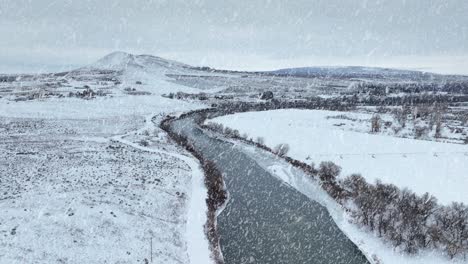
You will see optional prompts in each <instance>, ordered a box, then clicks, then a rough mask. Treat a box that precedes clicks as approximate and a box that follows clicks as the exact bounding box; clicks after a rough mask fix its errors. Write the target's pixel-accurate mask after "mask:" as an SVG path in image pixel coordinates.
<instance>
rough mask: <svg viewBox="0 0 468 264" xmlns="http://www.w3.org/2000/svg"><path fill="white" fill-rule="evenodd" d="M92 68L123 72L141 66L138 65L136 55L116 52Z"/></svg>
mask: <svg viewBox="0 0 468 264" xmlns="http://www.w3.org/2000/svg"><path fill="white" fill-rule="evenodd" d="M90 66H91V67H93V68H98V69H106V70H123V69H126V68H128V67H130V66H137V67H138V66H139V65H138V64H137V62H136V60H135V56H134V55H132V54H129V53H126V52H122V51H116V52H113V53H110V54H108V55H106V56H104V57H103V58H101V59H100V60H98V61H97V62H95V63H94V64H92V65H90Z"/></svg>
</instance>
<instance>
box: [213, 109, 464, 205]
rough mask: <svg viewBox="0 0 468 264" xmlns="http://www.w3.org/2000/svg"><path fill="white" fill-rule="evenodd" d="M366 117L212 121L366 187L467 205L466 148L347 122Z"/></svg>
mask: <svg viewBox="0 0 468 264" xmlns="http://www.w3.org/2000/svg"><path fill="white" fill-rule="evenodd" d="M343 115H344V116H347V117H349V119H347V118H342V116H343ZM336 116H340V118H334V117H336ZM327 117H328V118H327ZM330 117H331V118H330ZM370 118H371V115H369V114H362V113H349V112H333V111H315V110H275V111H265V112H249V113H239V114H234V115H228V116H222V117H218V118H216V119H214V120H212V121H213V122H216V123H221V124H223V125H225V126H228V127H231V128H234V129H238V130H239V131H240V132H241V134H242V133H247V134H248V135H249V137H252V138H254V139H255V138H256V137H263V138H264V139H265V144H266V145H267V146H270V147H274V146H275V145H277V144H281V143H287V144H289V146H290V151H289V154H288V155H289V156H291V157H293V158H296V159H299V160H302V161H305V162H307V163H311V162H314V163H315V164H318V163H320V162H321V161H333V162H335V163H336V164H338V165H340V166H341V167H342V169H343V170H342V174H341V176H342V177H344V176H348V175H350V174H352V173H361V174H362V176H364V177H365V178H366V179H367V180H368V181H369V182H374V181H375V180H381V181H382V182H384V183H393V184H395V185H397V186H399V187H401V188H405V187H407V188H409V189H411V190H413V191H415V192H416V193H419V194H423V193H425V192H429V193H430V194H432V195H434V196H435V197H437V199H438V200H439V202H440V203H442V204H449V203H451V202H453V201H457V202H464V203H468V192H466V187H467V186H468V177H467V173H468V146H467V145H461V144H450V143H441V142H433V141H423V140H414V139H408V138H397V137H392V136H388V135H378V134H370V133H364V132H362V131H365V130H366V131H370V125H369V124H370V122H366V123H362V122H360V123H359V122H358V123H356V122H353V121H352V120H353V119H360V120H363V119H365V120H369V119H370ZM366 127H367V128H366ZM358 131H361V132H358Z"/></svg>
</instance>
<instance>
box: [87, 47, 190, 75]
mask: <svg viewBox="0 0 468 264" xmlns="http://www.w3.org/2000/svg"><path fill="white" fill-rule="evenodd" d="M85 69H104V70H115V71H123V70H130V69H133V70H134V69H138V70H143V71H153V72H154V71H164V72H174V73H175V72H181V71H189V70H194V68H193V67H192V66H190V65H187V64H183V63H180V62H176V61H172V60H167V59H163V58H161V57H156V56H152V55H133V54H130V53H126V52H122V51H117V52H113V53H111V54H109V55H107V56H105V57H103V58H102V59H100V60H98V61H97V62H95V63H93V64H91V65H89V66H87V67H85Z"/></svg>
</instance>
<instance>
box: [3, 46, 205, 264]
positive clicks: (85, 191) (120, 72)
mask: <svg viewBox="0 0 468 264" xmlns="http://www.w3.org/2000/svg"><path fill="white" fill-rule="evenodd" d="M183 71H190V68H189V67H188V66H186V65H184V64H181V63H176V62H171V61H168V60H164V59H161V58H158V57H153V56H147V55H140V56H136V55H131V54H127V53H122V52H117V53H112V54H110V55H108V56H106V57H104V58H103V59H101V60H99V61H98V62H96V63H94V64H93V65H90V66H88V67H84V68H80V69H77V70H75V71H71V72H66V73H60V74H48V75H37V76H28V77H22V78H15V79H12V80H8V82H4V83H2V85H3V86H0V88H3V87H4V89H3V90H4V91H9V92H8V93H4V94H2V95H5V96H2V97H0V142H1V144H0V182H1V184H0V212H2V213H0V236H1V237H2V239H0V263H53V262H62V263H149V262H150V261H151V259H153V262H154V263H156V262H157V263H174V264H181V263H210V262H211V260H210V252H209V248H208V240H207V239H206V237H205V234H204V229H203V226H204V223H205V221H206V204H205V199H206V189H205V188H204V185H203V180H202V176H203V175H202V171H201V170H200V168H198V162H197V160H196V159H195V158H193V157H190V156H188V155H187V153H184V152H183V151H182V150H181V149H179V148H177V147H176V146H174V145H173V143H172V142H171V141H170V140H169V139H168V138H167V136H166V134H165V133H164V131H162V130H161V129H160V128H159V127H158V126H157V124H158V122H159V121H160V120H161V119H162V118H163V117H164V116H165V115H166V114H169V113H177V112H185V111H189V110H193V109H197V108H201V107H203V105H200V104H197V103H195V102H193V103H192V102H184V101H175V100H171V99H168V98H164V97H162V96H161V95H162V94H163V93H168V92H174V93H175V92H178V91H182V92H197V91H198V90H197V89H194V88H190V87H187V86H183V85H178V84H175V83H173V82H171V81H170V78H169V77H167V76H166V73H169V72H170V73H173V72H183ZM88 90H92V91H93V94H94V95H90V96H78V95H76V94H77V93H81V92H84V91H88ZM153 118H155V119H153ZM152 120H153V121H155V122H154V123H153V122H152Z"/></svg>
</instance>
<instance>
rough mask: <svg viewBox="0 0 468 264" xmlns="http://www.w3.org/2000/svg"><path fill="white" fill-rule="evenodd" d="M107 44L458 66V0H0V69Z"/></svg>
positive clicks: (102, 49) (197, 56)
mask: <svg viewBox="0 0 468 264" xmlns="http://www.w3.org/2000/svg"><path fill="white" fill-rule="evenodd" d="M115 50H123V51H128V52H131V53H138V54H143V53H144V54H153V55H158V56H162V57H167V58H171V59H176V60H179V61H182V62H185V63H189V64H194V65H208V66H214V67H218V68H229V69H248V70H254V69H255V70H266V69H274V68H284V67H291V66H306V65H308V66H313V65H351V64H352V65H376V66H391V67H403V68H420V69H427V70H431V69H433V70H435V71H439V72H455V73H467V74H468V1H467V0H388V1H386V0H374V1H370V0H369V1H364V0H360V1H358V0H289V1H286V0H284V1H275V0H269V1H268V0H224V1H221V0H198V1H182V0H167V1H164V0H141V1H137V0H127V1H118V0H0V71H3V72H5V71H9V72H12V71H38V70H43V71H47V70H60V69H62V67H76V66H78V65H85V64H87V63H90V62H93V61H95V60H97V59H98V58H100V57H102V56H104V55H106V54H107V53H110V52H112V51H115Z"/></svg>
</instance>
